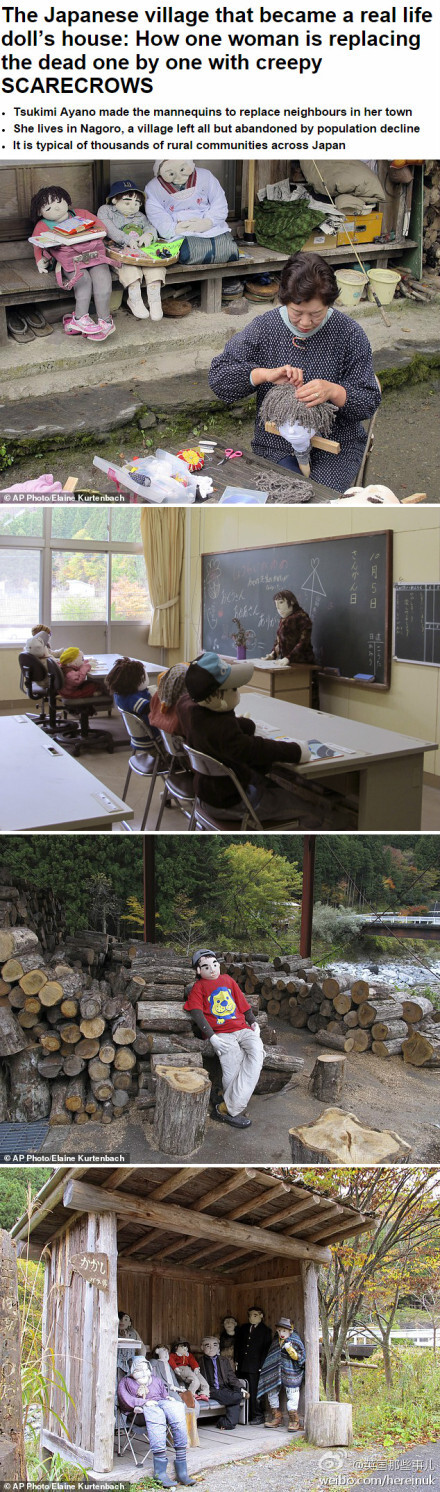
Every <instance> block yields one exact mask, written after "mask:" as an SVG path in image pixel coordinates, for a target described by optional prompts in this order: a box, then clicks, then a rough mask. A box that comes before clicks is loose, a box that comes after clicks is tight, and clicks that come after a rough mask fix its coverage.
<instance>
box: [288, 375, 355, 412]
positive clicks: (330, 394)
mask: <svg viewBox="0 0 440 1492" xmlns="http://www.w3.org/2000/svg"><path fill="white" fill-rule="evenodd" d="M346 398H347V393H346V390H345V389H344V388H343V387H342V384H340V383H328V382H327V380H326V379H325V378H312V379H311V381H310V383H304V384H303V386H302V388H300V389H297V399H298V400H299V402H300V404H306V405H307V407H308V408H310V407H311V406H312V407H313V405H314V404H325V403H326V401H327V400H328V399H330V400H331V402H332V404H337V406H338V409H342V408H343V406H344V404H345V402H346Z"/></svg>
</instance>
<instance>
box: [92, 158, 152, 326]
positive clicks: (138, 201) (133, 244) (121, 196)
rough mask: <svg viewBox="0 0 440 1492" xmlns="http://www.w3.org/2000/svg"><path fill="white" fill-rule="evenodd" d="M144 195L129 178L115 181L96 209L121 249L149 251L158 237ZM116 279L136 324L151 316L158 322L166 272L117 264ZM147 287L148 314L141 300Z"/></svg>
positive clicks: (110, 235) (146, 265)
mask: <svg viewBox="0 0 440 1492" xmlns="http://www.w3.org/2000/svg"><path fill="white" fill-rule="evenodd" d="M144 207H145V202H144V194H143V192H141V191H140V190H139V188H138V187H137V186H136V182H135V181H132V180H131V179H130V178H126V179H125V180H124V181H115V182H114V184H113V186H112V188H111V191H110V192H109V194H108V197H107V200H106V202H104V204H103V206H102V207H100V209H99V216H100V219H101V222H102V223H104V224H105V227H106V229H107V233H108V236H109V238H111V239H112V242H113V243H114V244H117V245H118V247H120V248H121V249H126V248H129V249H141V248H148V245H149V244H150V243H153V240H154V239H155V238H156V237H157V235H156V232H155V229H154V228H153V226H152V224H151V223H150V222H149V219H148V218H147V215H146V213H145V211H144ZM115 268H116V269H117V274H118V279H119V280H120V283H121V285H127V286H128V296H127V305H128V306H129V307H130V311H131V312H132V315H133V316H136V317H137V318H138V320H141V319H147V318H148V316H151V320H152V321H161V320H162V316H163V311H162V302H161V297H160V287H161V285H163V283H164V280H165V269H162V268H161V267H160V265H156V264H151V265H148V263H146V264H145V267H144V266H143V265H137V264H118V265H115ZM143 284H144V285H145V286H146V290H147V301H148V310H147V307H146V305H145V302H144V301H143V299H142V285H143Z"/></svg>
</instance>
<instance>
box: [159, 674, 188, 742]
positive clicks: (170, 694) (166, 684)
mask: <svg viewBox="0 0 440 1492" xmlns="http://www.w3.org/2000/svg"><path fill="white" fill-rule="evenodd" d="M187 667H188V665H187V663H174V664H173V667H172V668H167V670H166V672H165V673H160V674H159V675H158V680H157V689H156V693H155V694H153V697H152V700H151V704H150V725H155V726H157V729H158V730H165V731H167V734H168V735H170V736H178V735H179V734H180V721H179V716H178V713H177V703H178V700H179V699H180V696H181V694H184V692H185V689H186V682H185V681H186V672H187Z"/></svg>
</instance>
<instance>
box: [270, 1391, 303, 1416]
mask: <svg viewBox="0 0 440 1492" xmlns="http://www.w3.org/2000/svg"><path fill="white" fill-rule="evenodd" d="M280 1393H281V1389H280V1388H273V1389H272V1392H271V1393H270V1394H268V1395H267V1397H268V1400H269V1404H270V1407H271V1409H279V1407H280ZM286 1399H287V1408H288V1410H289V1413H291V1412H292V1409H297V1408H298V1404H299V1388H286Z"/></svg>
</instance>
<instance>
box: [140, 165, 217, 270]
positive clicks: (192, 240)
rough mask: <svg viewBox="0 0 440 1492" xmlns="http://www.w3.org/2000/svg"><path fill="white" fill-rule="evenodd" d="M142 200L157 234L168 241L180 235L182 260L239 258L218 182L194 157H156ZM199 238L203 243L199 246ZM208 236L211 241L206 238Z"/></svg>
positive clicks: (202, 260)
mask: <svg viewBox="0 0 440 1492" xmlns="http://www.w3.org/2000/svg"><path fill="white" fill-rule="evenodd" d="M145 203H146V209H147V212H148V216H149V219H150V222H151V223H153V224H154V228H155V231H156V234H157V236H158V237H160V238H165V239H167V240H168V242H172V241H173V239H177V238H183V240H184V242H183V244H182V247H181V250H180V255H179V258H180V259H181V261H182V262H183V263H196V262H200V263H210V262H214V261H215V260H216V261H218V262H222V263H223V264H226V263H229V261H230V260H231V259H238V248H237V245H236V243H235V239H234V238H233V236H232V233H231V232H230V229H229V228H228V223H227V216H228V204H227V200H226V197H225V193H224V191H223V187H221V186H220V182H219V181H217V179H216V177H215V176H213V175H212V171H206V170H204V169H203V168H202V169H201V168H200V167H199V166H196V164H195V161H188V160H185V159H183V160H180V159H179V158H178V157H177V159H175V160H173V161H156V162H155V165H154V178H153V180H152V181H148V182H147V185H146V187H145ZM200 240H205V243H204V244H203V245H202V246H200V242H199V243H198V241H200ZM206 240H209V241H210V242H206Z"/></svg>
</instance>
